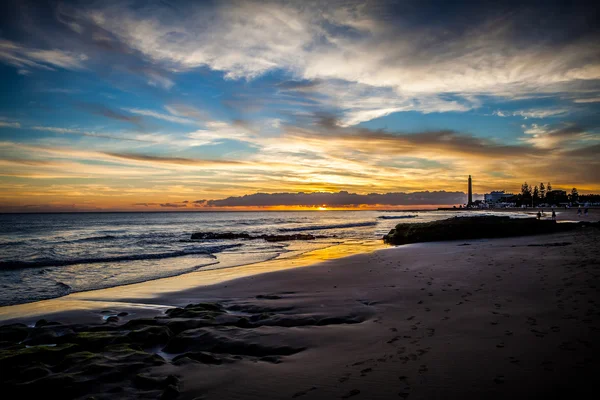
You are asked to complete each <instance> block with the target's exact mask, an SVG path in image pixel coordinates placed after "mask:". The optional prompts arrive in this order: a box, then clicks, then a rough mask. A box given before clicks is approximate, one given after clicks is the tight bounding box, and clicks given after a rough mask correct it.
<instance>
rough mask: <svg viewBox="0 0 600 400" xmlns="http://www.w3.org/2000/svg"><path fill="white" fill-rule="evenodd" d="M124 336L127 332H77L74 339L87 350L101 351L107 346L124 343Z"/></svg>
mask: <svg viewBox="0 0 600 400" xmlns="http://www.w3.org/2000/svg"><path fill="white" fill-rule="evenodd" d="M124 337H125V334H124V333H123V332H118V331H106V332H102V331H100V332H77V333H76V334H75V336H74V337H73V339H72V341H73V342H74V343H77V344H78V345H80V346H81V348H83V349H85V350H90V351H99V350H102V348H103V347H105V346H108V345H111V344H116V343H122V342H123V339H124Z"/></svg>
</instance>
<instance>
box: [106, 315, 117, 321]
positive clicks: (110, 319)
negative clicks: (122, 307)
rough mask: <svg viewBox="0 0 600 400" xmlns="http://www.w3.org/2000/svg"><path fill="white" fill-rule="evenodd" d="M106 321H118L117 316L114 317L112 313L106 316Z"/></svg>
mask: <svg viewBox="0 0 600 400" xmlns="http://www.w3.org/2000/svg"><path fill="white" fill-rule="evenodd" d="M106 322H107V323H115V322H119V317H115V316H114V315H111V316H110V317H108V318H106Z"/></svg>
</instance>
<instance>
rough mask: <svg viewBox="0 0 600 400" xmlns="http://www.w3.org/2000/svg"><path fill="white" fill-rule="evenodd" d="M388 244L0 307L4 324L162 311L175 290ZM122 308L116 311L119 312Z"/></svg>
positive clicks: (349, 245)
mask: <svg viewBox="0 0 600 400" xmlns="http://www.w3.org/2000/svg"><path fill="white" fill-rule="evenodd" d="M388 247H389V245H385V244H383V243H382V241H380V240H373V241H366V240H365V241H362V242H356V241H349V242H346V243H338V244H332V245H328V246H326V247H323V248H319V249H317V250H310V251H307V252H303V253H300V254H297V255H294V256H291V257H283V258H274V259H269V260H266V261H260V262H256V263H251V264H243V265H239V266H232V267H226V268H214V269H199V270H197V271H193V272H186V273H183V274H180V275H173V276H169V277H164V278H158V279H153V280H147V281H142V282H137V283H130V284H126V285H119V286H112V287H108V288H102V289H94V290H88V291H81V292H75V293H69V294H67V295H66V296H62V297H56V298H51V299H46V300H39V301H33V302H28V303H21V304H13V305H7V306H2V307H0V325H3V324H6V323H12V322H17V321H18V322H22V321H25V322H27V323H32V322H35V319H36V318H39V317H42V316H45V317H48V316H49V315H55V316H56V317H60V315H61V314H64V315H67V314H68V315H72V314H73V313H77V314H78V315H77V317H76V318H85V320H86V321H87V320H93V319H94V318H95V317H94V315H95V314H97V312H98V311H100V310H102V309H106V308H110V309H114V310H119V311H126V312H130V314H131V315H136V314H143V315H151V314H159V313H160V312H162V311H163V310H165V309H167V308H171V307H175V306H177V305H178V304H170V305H163V304H160V298H161V296H165V295H167V296H168V295H173V294H175V293H177V292H184V291H186V290H190V289H194V288H201V287H205V286H211V285H215V284H218V283H221V282H226V281H230V280H235V279H238V278H243V277H247V276H253V275H259V274H264V273H269V272H275V271H281V270H287V269H292V268H304V267H308V266H312V265H315V264H319V263H322V262H325V261H328V260H334V259H339V258H344V257H347V256H352V255H356V254H364V253H369V252H371V251H374V250H378V249H384V248H388ZM119 311H116V312H115V314H116V313H118V312H119ZM81 312H85V313H92V315H91V316H90V315H88V316H84V315H82V314H81ZM69 318H71V317H69ZM98 322H101V321H98Z"/></svg>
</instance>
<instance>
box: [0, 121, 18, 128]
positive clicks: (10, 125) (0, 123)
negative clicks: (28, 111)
mask: <svg viewBox="0 0 600 400" xmlns="http://www.w3.org/2000/svg"><path fill="white" fill-rule="evenodd" d="M20 127H21V124H20V123H18V122H8V121H2V120H0V128H20Z"/></svg>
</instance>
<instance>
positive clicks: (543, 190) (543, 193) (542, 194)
mask: <svg viewBox="0 0 600 400" xmlns="http://www.w3.org/2000/svg"><path fill="white" fill-rule="evenodd" d="M545 198H546V186H544V182H540V199H541V200H544V199H545Z"/></svg>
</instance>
